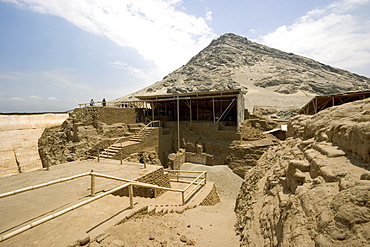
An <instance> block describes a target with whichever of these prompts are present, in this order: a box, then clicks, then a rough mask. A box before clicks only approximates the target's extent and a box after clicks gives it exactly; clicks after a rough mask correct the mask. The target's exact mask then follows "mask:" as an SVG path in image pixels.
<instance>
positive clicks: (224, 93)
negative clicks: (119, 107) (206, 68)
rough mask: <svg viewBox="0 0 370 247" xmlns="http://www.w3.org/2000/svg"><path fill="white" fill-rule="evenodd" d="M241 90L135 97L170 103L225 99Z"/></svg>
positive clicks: (148, 100) (142, 99) (236, 94)
mask: <svg viewBox="0 0 370 247" xmlns="http://www.w3.org/2000/svg"><path fill="white" fill-rule="evenodd" d="M240 92H241V89H233V90H225V91H208V92H191V93H181V94H164V95H146V96H135V97H136V98H138V99H139V100H141V101H146V102H150V101H171V100H176V99H202V98H203V99H204V98H227V97H235V96H238V95H239V94H240Z"/></svg>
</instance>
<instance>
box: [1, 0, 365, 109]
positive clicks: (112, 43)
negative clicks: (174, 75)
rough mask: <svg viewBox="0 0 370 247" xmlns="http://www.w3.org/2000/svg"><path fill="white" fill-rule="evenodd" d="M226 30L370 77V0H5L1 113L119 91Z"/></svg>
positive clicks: (63, 105)
mask: <svg viewBox="0 0 370 247" xmlns="http://www.w3.org/2000/svg"><path fill="white" fill-rule="evenodd" d="M224 33H235V34H238V35H241V36H243V37H247V38H248V39H250V40H252V41H255V42H258V43H260V44H265V45H267V46H270V47H273V48H277V49H280V50H282V51H286V52H293V53H295V54H298V55H302V56H305V57H309V58H312V59H315V60H317V61H319V62H322V63H325V64H329V65H331V66H334V67H338V68H341V69H346V70H349V71H351V72H353V73H357V74H360V75H363V76H367V77H370V0H338V1H332V0H258V1H257V0H253V1H251V0H228V1H225V0H224V1H222V0H47V1H46V0H0V113H12V112H59V111H67V110H71V109H73V108H76V107H78V104H79V103H87V102H89V101H90V99H94V100H95V101H99V100H102V99H103V98H106V99H107V100H108V101H109V100H113V99H116V98H119V97H121V96H124V95H127V94H130V93H133V92H135V91H137V90H139V89H142V88H144V87H146V86H148V85H150V84H153V83H154V82H156V81H158V80H161V79H162V78H163V77H164V76H166V75H167V74H169V73H171V72H172V71H174V70H176V69H177V68H179V67H181V66H182V65H184V64H186V63H187V62H188V61H189V60H190V59H191V57H193V56H194V55H196V54H197V53H198V52H199V51H201V50H202V49H204V48H205V47H206V46H207V45H208V44H209V43H210V42H211V41H212V40H213V39H215V38H217V37H219V36H220V35H222V34H224Z"/></svg>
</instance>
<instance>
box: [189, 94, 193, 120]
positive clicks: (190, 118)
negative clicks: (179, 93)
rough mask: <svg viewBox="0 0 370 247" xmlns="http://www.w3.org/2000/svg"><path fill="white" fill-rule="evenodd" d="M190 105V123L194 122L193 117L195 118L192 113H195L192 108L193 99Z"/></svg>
mask: <svg viewBox="0 0 370 247" xmlns="http://www.w3.org/2000/svg"><path fill="white" fill-rule="evenodd" d="M189 107H190V123H192V122H193V119H192V118H193V116H192V115H193V114H192V113H193V112H192V109H191V100H190V105H189Z"/></svg>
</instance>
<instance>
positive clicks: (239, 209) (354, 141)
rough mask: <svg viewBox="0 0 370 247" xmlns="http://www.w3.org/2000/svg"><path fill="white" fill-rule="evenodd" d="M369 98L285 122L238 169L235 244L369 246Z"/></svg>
mask: <svg viewBox="0 0 370 247" xmlns="http://www.w3.org/2000/svg"><path fill="white" fill-rule="evenodd" d="M369 116H370V99H364V100H361V101H356V102H352V103H347V104H343V105H340V106H337V107H330V108H328V109H326V110H323V111H321V112H319V113H318V114H316V115H314V116H297V117H295V118H293V119H292V120H291V121H290V125H289V129H288V133H289V135H290V136H291V137H290V138H288V139H287V140H286V141H285V142H281V143H280V145H276V146H274V147H272V148H270V149H269V150H268V151H267V152H265V153H264V154H263V155H262V157H261V158H260V160H259V161H258V162H257V165H256V166H255V167H253V168H252V169H250V170H248V171H247V172H246V173H245V177H244V183H243V185H242V188H241V190H240V193H239V196H238V199H237V202H236V208H235V212H236V215H237V224H236V227H237V231H238V234H240V240H241V246H338V247H339V246H343V247H344V246H370V181H369V180H370V172H369V170H370V163H369V161H370V159H369V157H370V118H369Z"/></svg>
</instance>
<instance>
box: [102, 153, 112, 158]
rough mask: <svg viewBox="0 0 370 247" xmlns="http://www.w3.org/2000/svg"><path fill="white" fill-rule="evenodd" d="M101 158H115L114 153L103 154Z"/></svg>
mask: <svg viewBox="0 0 370 247" xmlns="http://www.w3.org/2000/svg"><path fill="white" fill-rule="evenodd" d="M100 158H105V159H111V158H113V155H106V154H101V155H100Z"/></svg>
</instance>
